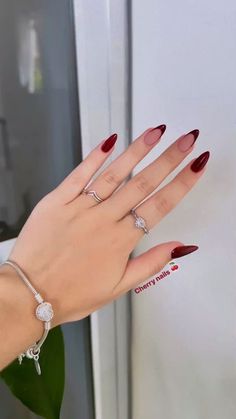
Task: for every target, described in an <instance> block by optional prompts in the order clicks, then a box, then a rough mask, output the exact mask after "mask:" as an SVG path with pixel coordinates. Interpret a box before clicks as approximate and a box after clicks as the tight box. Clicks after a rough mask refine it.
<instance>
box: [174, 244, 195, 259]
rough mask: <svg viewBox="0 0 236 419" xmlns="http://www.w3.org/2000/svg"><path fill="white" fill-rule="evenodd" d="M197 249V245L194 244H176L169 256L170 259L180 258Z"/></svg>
mask: <svg viewBox="0 0 236 419" xmlns="http://www.w3.org/2000/svg"><path fill="white" fill-rule="evenodd" d="M197 249H198V246H195V245H190V246H178V247H175V249H173V250H172V252H171V257H172V259H176V258H181V257H182V256H185V255H188V254H189V253H193V252H195V251H196V250H197Z"/></svg>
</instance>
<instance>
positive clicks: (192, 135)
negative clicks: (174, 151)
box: [178, 129, 199, 152]
mask: <svg viewBox="0 0 236 419" xmlns="http://www.w3.org/2000/svg"><path fill="white" fill-rule="evenodd" d="M198 136H199V129H193V130H192V131H190V132H188V133H187V134H185V135H184V136H183V137H181V138H180V140H179V142H178V147H179V150H180V151H183V152H186V151H188V150H189V149H190V148H191V147H192V146H193V144H194V143H195V141H196V139H197V137H198Z"/></svg>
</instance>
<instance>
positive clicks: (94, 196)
mask: <svg viewBox="0 0 236 419" xmlns="http://www.w3.org/2000/svg"><path fill="white" fill-rule="evenodd" d="M82 193H86V194H87V195H91V196H92V197H93V198H94V199H95V201H97V202H102V201H104V199H102V198H100V196H98V194H97V192H96V191H92V190H88V189H86V188H84V189H83V190H82Z"/></svg>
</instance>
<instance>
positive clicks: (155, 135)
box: [144, 124, 166, 145]
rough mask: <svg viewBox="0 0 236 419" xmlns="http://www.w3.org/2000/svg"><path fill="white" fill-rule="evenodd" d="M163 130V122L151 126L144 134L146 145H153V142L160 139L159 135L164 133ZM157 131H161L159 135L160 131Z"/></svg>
mask: <svg viewBox="0 0 236 419" xmlns="http://www.w3.org/2000/svg"><path fill="white" fill-rule="evenodd" d="M165 130H166V125H165V124H162V125H158V126H157V127H155V128H152V129H151V130H150V131H148V133H147V134H146V135H145V137H144V142H145V143H146V144H147V145H153V144H155V143H156V142H157V141H159V140H160V139H161V136H162V135H163V134H164V132H165ZM159 131H161V135H160V132H159Z"/></svg>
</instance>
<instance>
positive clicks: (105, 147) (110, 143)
mask: <svg viewBox="0 0 236 419" xmlns="http://www.w3.org/2000/svg"><path fill="white" fill-rule="evenodd" d="M116 140H117V134H112V135H111V136H110V137H109V138H108V139H107V140H106V141H105V143H103V145H102V146H101V150H102V151H104V152H105V153H107V152H108V151H109V150H110V149H111V148H112V147H113V145H114V144H115V142H116Z"/></svg>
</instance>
